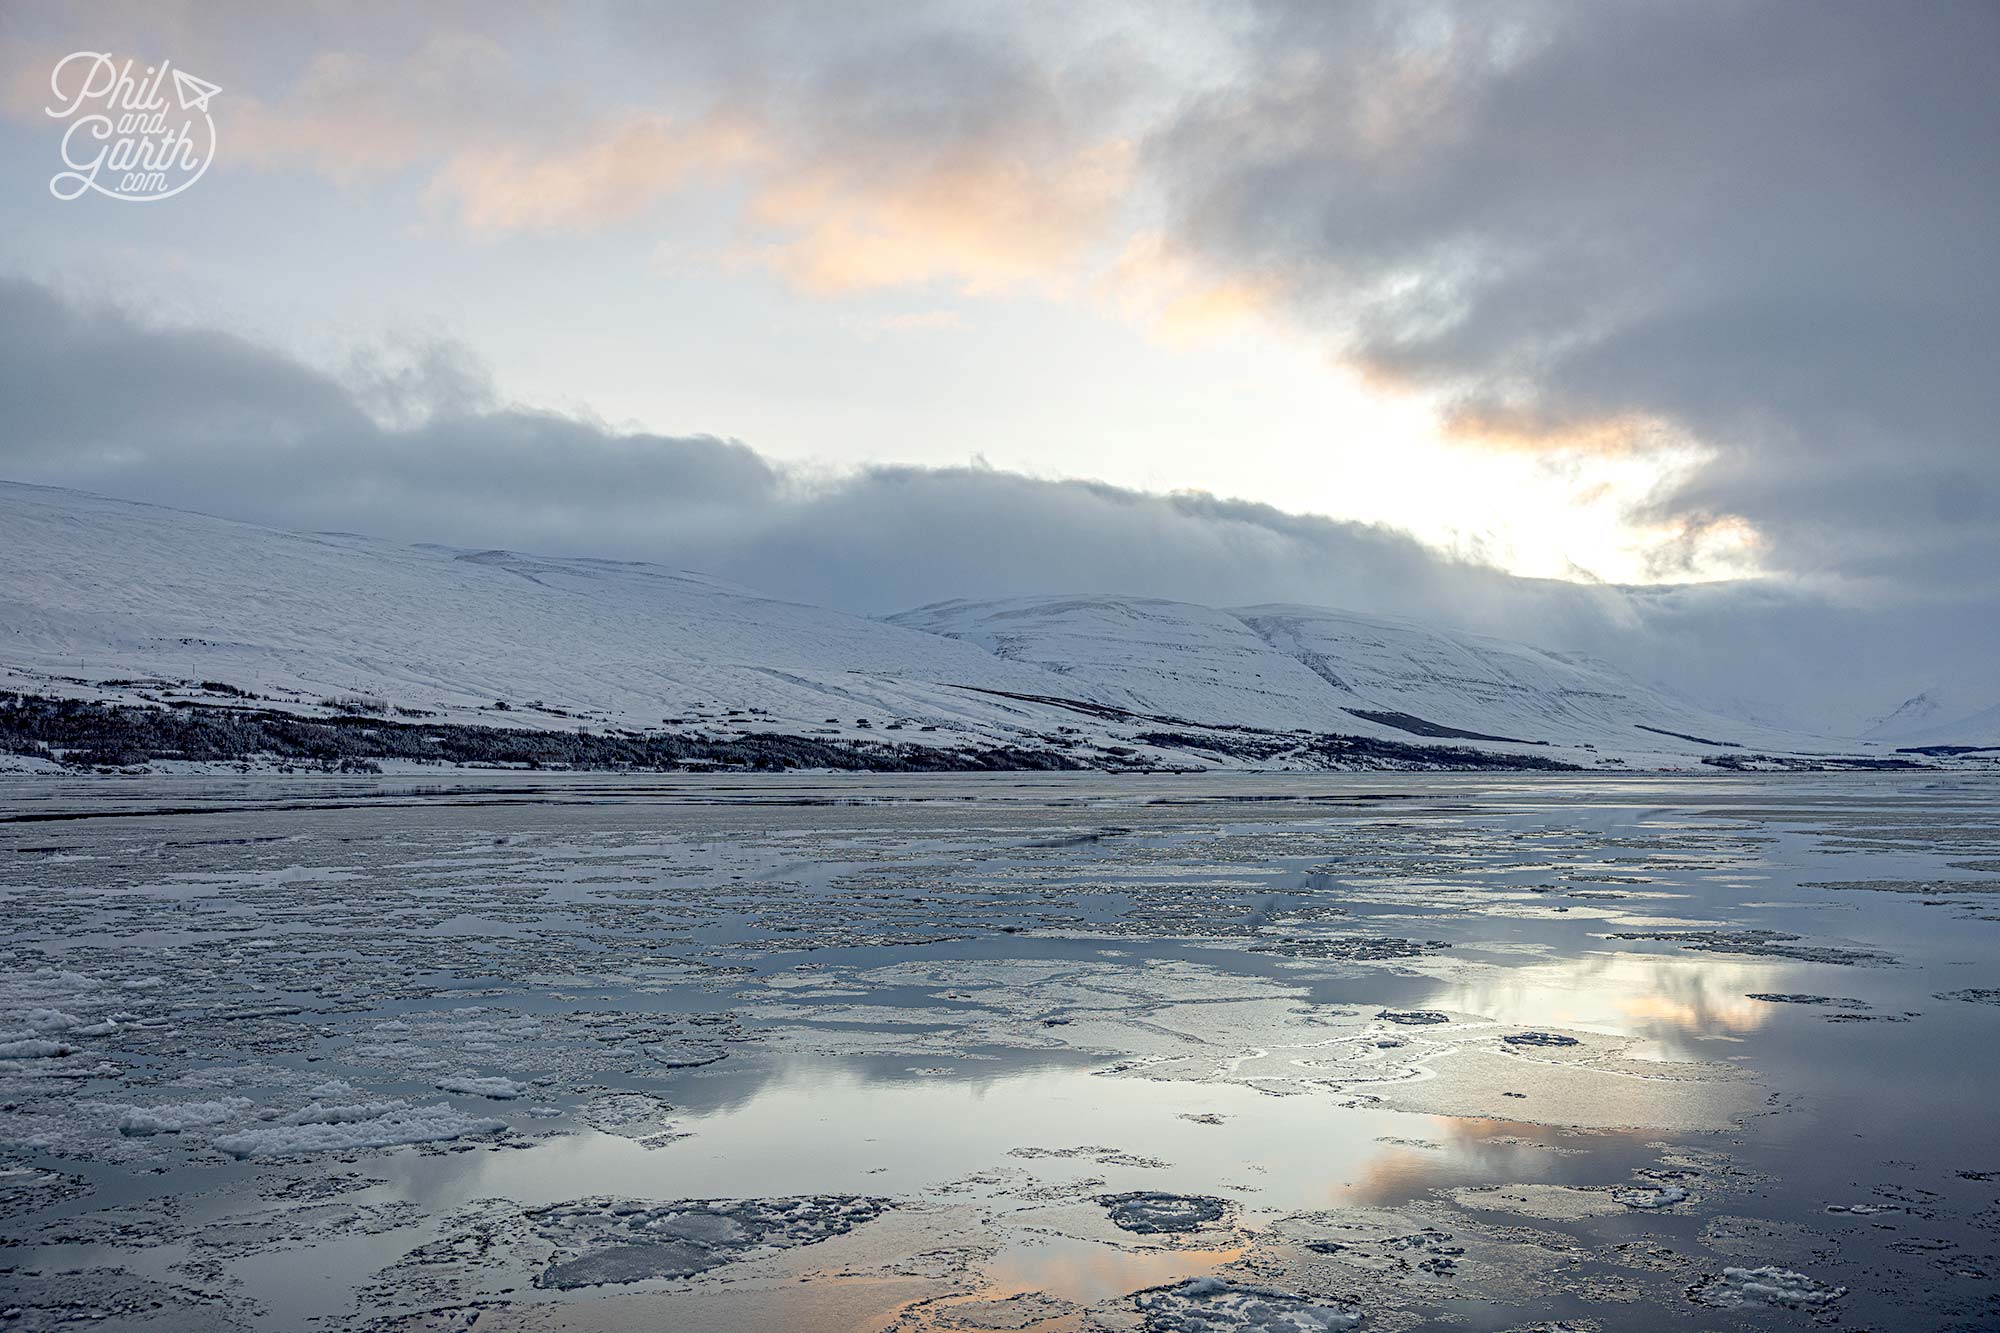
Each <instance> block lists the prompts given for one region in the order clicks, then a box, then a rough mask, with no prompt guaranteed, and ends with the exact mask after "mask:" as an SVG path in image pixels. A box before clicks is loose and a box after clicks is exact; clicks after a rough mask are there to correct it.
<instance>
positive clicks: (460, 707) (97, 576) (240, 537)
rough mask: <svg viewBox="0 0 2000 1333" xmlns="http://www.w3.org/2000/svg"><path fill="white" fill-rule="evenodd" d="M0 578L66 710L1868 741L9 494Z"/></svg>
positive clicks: (647, 571) (1551, 687)
mask: <svg viewBox="0 0 2000 1333" xmlns="http://www.w3.org/2000/svg"><path fill="white" fill-rule="evenodd" d="M0 571H4V573H0V688H9V689H14V690H19V691H23V692H28V693H37V694H55V695H63V696H68V697H82V698H94V699H111V700H127V701H134V700H137V701H146V702H155V703H175V702H189V701H202V702H207V703H210V704H217V705H228V706H241V707H256V708H278V709H283V710H288V711H295V712H300V713H307V714H312V713H331V712H337V711H340V710H341V709H343V708H352V707H353V706H354V705H355V704H356V702H357V701H359V702H361V703H362V704H363V705H364V706H366V707H367V708H369V709H371V710H381V711H383V713H384V715H385V716H389V717H396V716H404V717H427V718H436V719H439V720H443V721H455V722H479V723H483V724H487V725H495V724H504V725H507V726H512V727H520V726H530V727H536V726H539V727H550V728H555V727H562V728H574V727H576V726H579V725H586V726H590V727H619V728H629V729H634V730H654V731H657V730H659V729H662V728H682V729H688V728H694V729H701V730H703V731H704V732H708V733H714V734H726V733H728V732H730V731H732V730H734V731H746V730H756V731H764V732H782V733H787V734H798V735H818V736H836V737H841V738H846V739H854V738H861V737H874V738H881V737H882V735H883V732H884V731H885V730H895V731H897V732H899V733H902V734H901V735H899V736H898V737H897V739H901V740H905V741H913V742H918V743H924V744H951V743H955V742H956V741H959V740H962V739H968V738H969V739H973V740H980V741H989V742H999V743H1005V744H1035V743H1047V744H1054V745H1057V746H1060V747H1064V748H1067V749H1069V750H1070V751H1071V752H1072V753H1074V754H1076V755H1077V756H1078V757H1080V758H1083V759H1085V760H1089V759H1090V758H1091V757H1092V755H1093V753H1103V752H1112V753H1126V752H1130V753H1136V754H1138V755H1140V756H1141V757H1142V758H1143V757H1145V756H1146V755H1148V754H1150V753H1152V752H1153V751H1154V749H1155V748H1156V740H1157V738H1159V737H1161V736H1164V735H1168V734H1169V733H1172V734H1175V735H1179V736H1180V737H1181V741H1169V742H1162V743H1163V744H1166V745H1167V747H1168V750H1171V752H1172V757H1173V759H1174V761H1175V762H1188V761H1189V756H1190V754H1193V755H1195V757H1196V760H1197V761H1199V762H1213V763H1230V762H1250V760H1246V759H1245V758H1244V755H1243V754H1242V753H1232V746H1231V744H1228V743H1224V742H1222V741H1216V742H1215V743H1214V744H1212V745H1211V744H1210V743H1209V742H1208V741H1201V744H1200V745H1199V746H1196V747H1195V748H1194V749H1188V748H1175V747H1176V746H1180V745H1181V744H1182V742H1184V741H1186V740H1187V737H1188V734H1189V729H1193V730H1194V731H1196V732H1201V733H1203V734H1204V735H1208V736H1209V737H1210V738H1211V740H1213V739H1214V738H1215V737H1219V736H1225V735H1227V734H1229V733H1231V732H1232V729H1233V730H1234V731H1236V732H1240V733H1244V734H1248V729H1255V730H1256V733H1257V734H1258V735H1259V736H1263V737H1264V739H1260V740H1258V741H1256V742H1255V744H1254V745H1251V746H1249V747H1248V748H1250V749H1255V750H1256V751H1257V758H1256V759H1255V762H1259V763H1268V764H1278V765H1283V764H1286V763H1288V762H1291V761H1292V760H1291V758H1290V757H1289V753H1288V752H1287V751H1286V750H1285V747H1284V746H1283V745H1282V744H1281V743H1279V742H1278V741H1274V740H1271V739H1269V736H1268V735H1267V734H1274V733H1295V732H1312V733H1318V734H1328V733H1333V734H1341V735H1349V736H1359V737H1365V738H1372V739H1374V740H1377V741H1387V742H1397V743H1402V744H1423V745H1452V746H1466V747H1474V748H1480V749H1485V750H1489V751H1498V752H1501V753H1509V754H1517V755H1521V756H1525V757H1529V758H1554V759H1559V760H1562V761H1565V762H1580V763H1586V764H1588V763H1598V762H1606V761H1611V760H1614V759H1615V760H1617V761H1620V762H1625V763H1630V764H1635V765H1648V766H1684V765H1688V764H1691V763H1694V762H1698V761H1699V759H1700V758H1701V757H1702V756H1704V755H1713V754H1717V753H1723V752H1728V751H1732V750H1733V751H1740V752H1744V753H1749V752H1753V751H1764V752H1772V753H1778V752H1793V753H1799V752H1815V751H1816V752H1821V753H1824V752H1828V751H1834V750H1842V749H1844V750H1847V751H1848V752H1854V751H1855V750H1856V748H1857V747H1856V745H1855V744H1854V743H1851V742H1850V743H1845V744H1841V743H1833V742H1826V741H1821V740H1816V739H1814V738H1811V737H1803V736H1799V735H1797V734H1794V733H1785V732H1779V731H1774V730H1772V729H1770V728H1768V727H1760V726H1755V725H1752V724H1749V723H1743V722H1738V721H1732V720H1730V719H1727V718H1724V717H1720V716H1718V715H1716V714H1714V713H1711V712H1707V711H1705V710H1703V709H1701V708H1699V707H1697V706H1695V705H1693V704H1690V703H1688V702H1686V701H1683V700H1679V699H1675V698H1673V697H1670V696H1668V695H1666V694H1663V693H1662V692H1660V691H1657V690H1654V689H1651V688H1648V687H1646V686H1644V685H1641V684H1639V683H1637V682H1635V681H1633V680H1630V679H1628V678H1626V677H1623V676H1621V675H1620V674H1619V673H1618V672H1616V671H1615V670H1613V669H1611V668H1610V667H1608V666H1606V665H1604V664H1602V663H1598V662H1593V661H1588V660H1584V659H1581V658H1576V657H1570V656H1565V655H1561V654H1556V653H1550V652H1545V651H1543V650H1541V649H1537V648H1531V647H1528V646H1526V645H1523V644H1518V643H1509V642H1505V641H1502V640H1497V639H1490V638H1481V637H1477V636H1473V635H1467V634H1458V633H1452V632H1449V631H1444V630H1438V629H1434V628H1430V627H1427V626H1423V625H1418V624H1414V623H1410V622H1407V621H1398V620H1389V619H1383V618H1380V617H1369V616H1357V615H1351V614H1347V613H1344V612H1338V611H1331V610H1325V609H1321V608H1315V607H1300V606H1260V607H1250V608H1245V609H1240V610H1234V611H1225V610H1217V609H1213V608H1209V607H1203V606H1195V605H1190V604H1187V603H1178V602H1165V601H1157V600H1149V599H1144V598H1133V597H1112V596H1090V597H1080V596H1069V597H1043V598H1025V599H1016V600H1010V601H995V602H948V603H942V604H939V605H935V606H928V607H923V608H920V609H918V610H915V611H910V612H906V613H904V614H901V615H897V616H892V617H890V618H888V619H887V620H872V619H867V618H864V617H860V616H854V615H848V614H844V613H841V612H837V611H831V610H827V609H824V608H820V607H814V606H807V605H802V604H800V603H796V602H787V601H781V600H778V599H775V598H771V597H767V596H764V595H762V594H760V593H757V592H755V591H753V590H750V589H747V588H742V587H738V586H735V585H732V584H728V583H725V582H722V581H719V580H716V579H712V578H709V577H707V576H704V575H701V574H695V573H689V572H687V571H682V570H672V569H667V568H663V567H660V566H656V565H649V564H641V563H630V562H615V561H604V560H591V559H579V558H550V557H539V556H528V555H521V554H517V553H514V552H507V551H467V550H459V549H453V548H446V547H438V546H417V547H410V546H398V545H394V544H391V543H386V542H380V541H375V540H371V539H368V538H364V537H357V536H353V535H348V534H337V533H295V532H284V531H279V530H275V529H270V528H263V527H258V526H254V525H250V524H243V523H234V522H229V521H226V520H222V519H217V518H212V517H209V516H206V515H201V514H194V513H188V512H184V511H180V510H173V509H164V508H159V507H156V506H150V505H141V504H133V503H129V502H126V501H120V500H111V499H104V498H101V497H97V496H90V495H85V494H81V493H78V492H74V491H65V490H56V489H50V488H45V487H35V486H24V485H16V484H9V483H0ZM503 704H504V705H505V706H504V708H503V707H502V705H503ZM1149 738H1154V739H1149ZM1195 739H1196V740H1200V738H1199V737H1196V738H1195ZM1201 746H1207V747H1208V748H1201ZM1242 748H1243V747H1236V749H1239V750H1240V749H1242ZM1162 753H1163V754H1164V753H1165V751H1162ZM1298 762H1301V763H1306V762H1313V763H1318V762H1323V756H1322V757H1321V758H1320V759H1308V758H1300V759H1298Z"/></svg>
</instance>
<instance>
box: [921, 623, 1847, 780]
mask: <svg viewBox="0 0 2000 1333" xmlns="http://www.w3.org/2000/svg"><path fill="white" fill-rule="evenodd" d="M890 619H891V620H892V621H893V622H894V623H896V624H899V625H908V626H911V627H913V628H918V629H924V630H929V631H930V632H932V633H934V634H942V635H947V636H949V637H952V638H956V639H961V640H963V641H965V642H968V643H976V644H978V645H979V646H980V647H982V648H985V649H987V650H988V651H990V652H992V653H993V654H994V655H995V656H997V657H1000V658H1003V659H1006V660H1008V661H1012V662H1019V663H1023V664H1032V665H1035V666H1038V667H1042V668H1045V669H1047V670H1049V671H1053V672H1057V673H1059V674H1061V675H1063V676H1064V677H1065V678H1067V679H1070V680H1072V681H1077V682H1085V683H1087V685H1086V686H1084V687H1083V688H1087V689H1088V690H1090V691H1092V692H1093V697H1096V698H1099V699H1101V700H1102V701H1104V702H1107V703H1115V704H1117V705H1119V706H1120V707H1125V708H1130V709H1133V710H1135V711H1139V712H1146V713H1167V714H1172V715H1175V716H1179V717H1189V718H1201V719H1205V720H1206V719H1213V720H1224V721H1230V722H1237V723H1243V724H1247V725H1251V726H1258V727H1268V728H1273V729H1278V730H1284V729H1290V728H1298V727H1305V728H1310V729H1313V730H1316V731H1365V732H1367V734H1382V735H1389V736H1395V735H1402V736H1406V737H1407V736H1420V737H1428V738H1433V739H1444V740H1451V741H1459V742H1463V741H1479V742H1483V743H1505V742H1514V743H1517V744H1533V745H1541V746H1548V745H1555V746H1566V747H1583V746H1586V745H1597V746H1600V747H1609V748H1612V749H1617V750H1621V751H1630V750H1635V749H1641V750H1643V749H1662V748H1665V749H1668V750H1670V751H1674V752H1681V751H1686V750H1687V749H1688V747H1689V746H1690V745H1692V746H1694V747H1695V748H1696V749H1698V750H1701V751H1703V752H1706V753H1714V752H1715V751H1716V750H1718V749H1725V748H1747V747H1755V748H1763V749H1780V750H1793V749H1798V748H1800V747H1801V746H1804V747H1807V748H1825V744H1824V743H1823V742H1815V741H1812V740H1811V739H1810V738H1805V737H1801V736H1799V735H1797V734H1796V733H1787V732H1781V731H1776V730H1774V729H1772V728H1770V727H1765V726H1759V725H1756V724H1753V723H1748V722H1741V721H1735V720H1731V719H1727V718H1723V717H1719V716H1717V715H1716V714H1714V713H1711V712H1707V711H1705V710H1703V709H1701V708H1699V707H1697V706H1695V705H1693V704H1690V703H1688V702H1686V701H1684V700H1679V699H1676V698H1673V697H1671V696H1669V695H1667V694H1665V693H1663V692H1661V691H1659V690H1655V689H1652V688H1650V687H1648V686H1645V685H1642V684H1640V683H1638V682H1637V681H1634V680H1631V679H1630V678H1628V677H1625V676H1623V675H1621V674H1620V673H1619V672H1618V671H1617V670H1616V669H1614V668H1612V667H1611V666H1608V665H1606V664H1604V663H1602V662H1595V661H1591V660H1589V659H1586V658H1581V657H1573V656H1566V655H1563V654H1560V653H1551V652H1546V651H1544V650H1542V649H1539V648H1533V647H1529V646H1528V645H1526V644H1521V643H1511V642H1508V641H1506V640H1503V639H1493V638H1486V637H1482V636H1479V635H1474V634H1460V633H1455V632H1452V631H1449V630H1440V629H1435V628H1432V627H1430V626H1427V625H1420V624H1416V623H1414V622H1412V621H1407V620H1392V619H1388V618H1385V617H1381V616H1364V615H1357V614H1354V613H1352V612H1347V611H1332V610H1327V609H1325V608H1323V607H1312V606H1253V607H1245V608H1240V609H1236V610H1226V611H1225V610H1215V609H1212V608H1209V607H1205V606H1194V605H1190V604H1188V603H1185V602H1169V601H1158V600H1154V599H1148V598H1139V597H1046V598H1015V599H1008V600H1002V601H990V602H964V601H954V602H943V603H939V604H937V605H935V606H927V607H921V608H919V609H917V610H915V611H909V612H905V613H903V614H901V615H897V616H892V617H890ZM1371 727H1373V728H1386V729H1387V730H1386V731H1380V732H1377V731H1372V730H1369V728H1371Z"/></svg>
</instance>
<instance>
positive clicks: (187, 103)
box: [174, 69, 222, 111]
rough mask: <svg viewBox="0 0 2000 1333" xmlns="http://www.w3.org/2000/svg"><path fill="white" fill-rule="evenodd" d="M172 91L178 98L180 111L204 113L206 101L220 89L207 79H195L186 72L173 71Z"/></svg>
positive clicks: (206, 108)
mask: <svg viewBox="0 0 2000 1333" xmlns="http://www.w3.org/2000/svg"><path fill="white" fill-rule="evenodd" d="M174 91H175V92H176V93H177V94H179V96H180V99H181V110H183V111H206V110H208V99H209V98H211V97H213V96H215V95H216V94H217V93H219V92H221V91H222V89H221V88H219V87H217V86H216V85H215V84H212V83H210V82H209V81H208V80H207V79H197V78H196V77H195V76H194V75H192V74H190V73H188V72H187V71H186V70H184V69H177V70H175V71H174Z"/></svg>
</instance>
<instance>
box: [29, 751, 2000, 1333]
mask: <svg viewBox="0 0 2000 1333" xmlns="http://www.w3.org/2000/svg"><path fill="white" fill-rule="evenodd" d="M1996 894H2000V784H1996V782H1994V781H1993V780H1992V779H1990V778H1988V779H1979V778H1975V777H1954V776H1939V775H1921V776H1910V775H1898V776H1893V777H1892V776H1886V775H1842V776H1836V777H1809V778H1807V777H1751V776H1730V777H1722V776H1717V777H1701V778H1658V777H1639V776H1634V777H1630V778H1622V777H1607V776H1602V775H1593V776H1589V777H1580V776H1579V777H1567V776H1566V777H1562V778H1548V777H1530V776H1517V775H1507V776H1494V775H1485V776H1478V777H1456V776H1431V775H1421V776H1383V775H1343V776H1333V777H1306V776H1284V777H1240V776H1239V777H1214V776H1205V777H1161V778H1135V777H1119V778H1105V777H1042V776H1035V777H1023V776H1018V775H1005V776H989V777H967V776H953V777H945V778H918V779H900V778H899V779H891V778H879V777H857V778H841V779H831V778H825V779H781V778H773V779H768V780H746V779H741V778H701V779H696V778H685V779H658V780H632V779H614V778H602V777H598V778H582V777H566V778H531V777H527V776H520V777H499V778H493V779H491V780H472V779H467V780H444V781H433V782H421V783H420V782H412V781H406V780H398V779H351V780H350V779H339V780H336V779H312V778H285V779H248V778H246V779H243V780H241V781H218V780H215V779H202V780H186V781H181V780H172V779H144V780H130V781H95V782H88V783H84V782H79V783H74V784H63V783H59V784H50V783H47V782H33V783H31V782H25V781H15V782H11V783H9V784H8V785H0V902H3V903H4V913H0V932H4V940H5V945H4V947H5V954H4V961H5V970H4V973H0V1083H4V1087H0V1237H4V1240H5V1245H4V1247H0V1311H4V1315H0V1328H6V1329H15V1328H26V1329H32V1328H53V1327H59V1326H64V1325H66V1324H72V1323H81V1322H86V1321H87V1323H88V1326H90V1327H95V1328H143V1329H185V1330H227V1329H237V1328H242V1329H279V1330H294V1329H298V1330H309V1329H348V1328H363V1329H384V1330H386V1329H466V1328H471V1329H477V1330H482V1331H484V1330H493V1329H509V1330H511V1329H548V1330H581V1329H605V1330H611V1329H618V1330H641V1329H645V1330H658V1329H669V1330H673V1329H742V1330H753V1329H754V1330H790V1329H800V1330H822V1329H824V1330H888V1329H896V1330H946V1329H949V1330H965V1329H1011V1330H1082V1329H1146V1330H1154V1331H1155V1333H1163V1331H1165V1330H1226V1329H1260V1330H1267V1329H1268V1330H1276V1329H1283V1330H1291V1331H1294V1333H1296V1331H1297V1330H1314V1329H1344V1328H1351V1327H1358V1328H1361V1329H1364V1330H1373V1329H1381V1330H1397V1329H1420V1328H1421V1329H1432V1328H1446V1329H1464V1330H1497V1329H1510V1328H1551V1327H1555V1328H1564V1329H1576V1330H1584V1329H1606V1330H1623V1329H1642V1330H1645V1329H1676V1330H1697V1329H1739V1328H1744V1329H1748V1328H1809V1327H1815V1326H1826V1327H1841V1328H1849V1329H1863V1328H1868V1329H1885V1330H1886V1329H1914V1328H1924V1329H1929V1328H1941V1329H1944V1328H1955V1329H1990V1328H1994V1327H2000V1288H1996V1284H1995V1278H1996V1275H2000V1255H1996V1251H2000V1113H1996V1094H2000V896H1995V895H1996Z"/></svg>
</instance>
